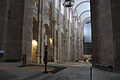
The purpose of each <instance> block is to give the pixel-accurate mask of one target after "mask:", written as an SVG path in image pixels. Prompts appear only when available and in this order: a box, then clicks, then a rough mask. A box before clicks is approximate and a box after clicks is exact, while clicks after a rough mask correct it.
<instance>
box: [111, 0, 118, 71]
mask: <svg viewBox="0 0 120 80" xmlns="http://www.w3.org/2000/svg"><path fill="white" fill-rule="evenodd" d="M111 12H112V26H113V28H112V29H113V49H114V71H119V72H120V0H111Z"/></svg>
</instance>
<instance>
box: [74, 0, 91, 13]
mask: <svg viewBox="0 0 120 80" xmlns="http://www.w3.org/2000/svg"><path fill="white" fill-rule="evenodd" d="M87 2H89V3H90V1H88V0H86V1H82V2H80V3H79V4H77V5H76V7H75V8H74V13H75V10H76V9H77V7H78V6H79V5H81V4H83V3H87Z"/></svg>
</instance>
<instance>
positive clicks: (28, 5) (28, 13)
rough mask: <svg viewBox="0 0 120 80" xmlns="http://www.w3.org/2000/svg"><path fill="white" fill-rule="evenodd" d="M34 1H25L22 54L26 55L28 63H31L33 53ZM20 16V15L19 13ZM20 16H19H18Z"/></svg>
mask: <svg viewBox="0 0 120 80" xmlns="http://www.w3.org/2000/svg"><path fill="white" fill-rule="evenodd" d="M33 3H34V1H33V0H25V1H24V19H23V35H22V36H23V37H22V54H23V55H26V56H27V57H26V63H27V64H30V63H31V60H32V59H31V57H32V56H31V54H32V53H31V51H32V26H33V24H32V23H33V12H32V7H33V5H34V4H33ZM18 14H19V13H18ZM17 16H18V15H17Z"/></svg>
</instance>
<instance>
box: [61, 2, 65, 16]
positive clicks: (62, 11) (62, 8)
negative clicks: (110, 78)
mask: <svg viewBox="0 0 120 80" xmlns="http://www.w3.org/2000/svg"><path fill="white" fill-rule="evenodd" d="M61 13H62V14H64V6H63V3H62V2H61Z"/></svg>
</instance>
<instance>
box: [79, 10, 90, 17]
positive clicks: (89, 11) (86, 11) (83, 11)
mask: <svg viewBox="0 0 120 80" xmlns="http://www.w3.org/2000/svg"><path fill="white" fill-rule="evenodd" d="M86 12H90V10H85V11H83V12H82V13H81V14H80V15H79V19H80V18H81V16H82V15H83V14H84V13H86Z"/></svg>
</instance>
